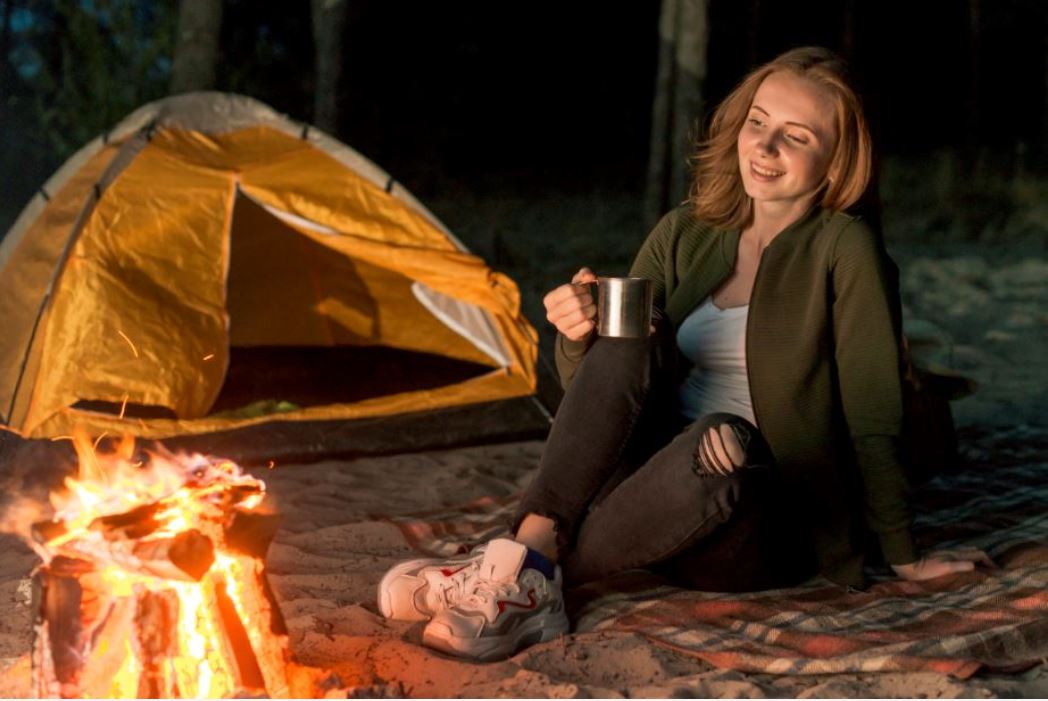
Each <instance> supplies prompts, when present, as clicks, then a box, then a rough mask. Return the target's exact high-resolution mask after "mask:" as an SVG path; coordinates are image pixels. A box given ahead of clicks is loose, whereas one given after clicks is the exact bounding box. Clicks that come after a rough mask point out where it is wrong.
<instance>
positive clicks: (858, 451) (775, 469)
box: [379, 48, 974, 659]
mask: <svg viewBox="0 0 1048 701" xmlns="http://www.w3.org/2000/svg"><path fill="white" fill-rule="evenodd" d="M870 164H871V145H870V139H869V134H868V130H867V126H866V122H865V119H864V117H863V114H862V109H861V106H860V104H859V100H858V99H857V97H856V94H855V92H854V90H853V89H852V88H851V87H850V86H849V84H848V82H847V79H846V76H845V69H844V65H843V63H842V62H841V60H840V59H838V58H837V57H836V56H834V55H833V54H832V53H830V52H829V51H826V50H824V49H819V48H802V49H795V50H792V51H789V52H787V53H785V54H783V55H781V56H779V57H778V58H776V59H774V60H773V61H771V62H770V63H768V64H766V65H764V66H761V67H760V68H758V69H756V70H755V71H753V72H752V73H751V74H750V75H748V76H747V77H746V78H745V79H744V80H743V81H742V83H741V84H740V85H739V86H738V87H737V88H736V89H735V90H734V91H733V92H732V93H731V94H730V95H729V96H728V98H727V99H726V100H725V101H724V102H723V103H722V104H721V105H720V106H719V107H718V109H717V110H716V112H715V113H714V115H713V118H712V121H711V124H710V129H709V135H708V139H707V140H706V141H705V142H704V143H703V144H702V145H701V147H700V150H699V152H698V157H697V159H696V169H695V178H694V186H693V190H692V194H691V197H690V198H689V201H688V202H687V203H686V204H684V205H682V206H681V207H678V208H677V209H676V210H674V211H672V212H670V213H669V214H668V215H666V216H665V217H664V218H663V219H662V221H660V222H659V224H658V225H657V226H656V228H655V230H654V231H653V232H652V233H651V235H650V236H649V237H648V239H647V240H646V241H645V243H644V245H643V246H642V248H641V250H640V252H639V254H638V255H637V258H636V260H635V262H634V264H633V267H632V269H631V271H630V274H631V275H632V276H640V277H646V278H649V279H650V280H652V282H653V284H654V290H655V305H656V311H657V312H658V313H657V314H656V316H657V322H656V324H655V325H654V327H653V333H652V335H651V337H650V338H648V339H615V338H597V337H596V336H595V333H594V327H595V323H594V316H595V311H596V310H595V306H594V303H593V299H592V296H591V295H590V292H589V288H588V286H587V285H585V284H581V283H588V282H592V281H594V280H595V276H594V274H593V272H592V271H590V270H589V269H587V268H583V269H581V270H580V271H579V272H578V274H576V275H575V277H574V279H573V280H572V283H571V284H566V285H562V286H560V287H558V288H556V289H555V290H553V291H552V292H550V293H549V294H548V295H547V296H546V298H545V300H544V303H545V306H546V309H547V318H548V319H549V321H550V322H552V323H553V324H554V325H555V326H556V327H557V330H558V332H559V334H558V337H557V366H558V370H559V372H560V375H561V379H562V382H563V383H564V384H565V386H566V389H567V392H566V394H565V397H564V400H563V402H562V404H561V407H560V409H559V411H558V413H557V418H556V421H555V423H554V426H553V428H552V430H551V432H550V436H549V440H548V442H547V445H546V449H545V451H544V454H543V457H542V460H541V463H540V467H539V471H538V473H537V475H536V477H535V480H534V481H533V483H532V484H531V485H530V487H529V489H528V490H527V492H526V493H525V495H524V497H523V500H522V502H521V506H520V515H519V517H518V519H517V521H516V524H515V528H514V529H513V533H514V537H513V538H512V539H510V538H505V539H498V540H494V541H491V542H490V543H488V544H487V545H486V546H482V547H481V548H478V549H476V550H474V551H473V552H472V553H470V554H469V555H467V556H464V557H461V558H457V559H453V560H450V561H446V560H415V561H411V562H406V563H402V564H400V565H398V566H396V567H394V568H393V569H392V570H390V572H389V573H388V574H387V575H386V576H385V577H384V579H383V581H382V582H381V584H380V586H379V605H380V608H381V610H382V612H383V614H385V615H387V616H390V617H398V618H411V619H425V618H430V617H432V620H431V621H430V623H429V624H428V625H427V626H426V628H425V631H424V635H423V639H424V641H425V642H426V643H427V644H429V645H431V646H433V647H436V648H439V649H442V650H445V651H448V652H452V653H454V654H459V655H463V656H467V657H472V658H475V659H493V658H496V657H501V656H505V655H508V654H512V653H513V652H514V651H516V650H517V649H519V648H520V647H522V646H524V645H527V644H532V643H534V642H538V641H542V640H548V639H550V638H552V637H555V636H556V635H559V634H561V633H563V632H565V631H566V630H567V629H568V620H567V618H566V616H565V613H564V606H563V599H562V596H561V586H562V582H563V581H567V582H569V583H573V584H574V583H578V582H583V581H588V580H592V579H596V578H599V577H603V576H606V575H609V574H612V573H614V572H617V571H621V570H624V569H629V568H634V567H648V568H653V569H656V570H659V571H661V572H664V573H665V574H667V575H668V576H671V577H674V578H676V579H677V580H678V581H681V582H682V583H684V584H687V585H690V586H694V587H697V588H701V589H713V590H722V591H723V590H735V591H738V590H755V589H764V588H770V587H780V586H789V585H791V584H795V583H798V582H800V581H803V580H804V579H805V578H807V577H810V576H812V575H814V574H816V573H821V574H823V575H824V576H826V577H827V578H829V579H831V580H832V581H834V582H837V583H839V584H841V585H846V586H861V585H862V584H863V577H862V570H863V563H864V560H865V558H866V555H867V553H868V551H869V550H871V549H873V550H878V549H879V551H880V553H881V555H882V556H883V557H884V559H885V560H886V561H887V562H888V563H889V564H890V565H891V566H892V569H893V570H894V571H895V573H896V574H897V575H898V576H899V577H902V578H905V579H927V578H931V577H936V576H940V575H943V574H947V573H951V572H957V571H965V570H970V569H972V567H973V566H974V565H973V562H971V561H947V560H944V559H941V558H937V557H931V556H927V557H924V558H918V556H917V554H916V551H915V549H914V544H913V538H912V536H911V534H910V522H911V511H910V505H909V500H908V491H907V484H906V480H905V478H904V475H903V471H902V467H901V464H900V458H899V448H898V445H899V434H900V429H901V423H902V401H901V389H900V363H899V341H900V336H899V326H900V322H899V312H898V299H897V297H898V292H897V289H896V287H895V275H894V273H895V268H894V265H893V264H892V262H891V260H890V259H889V257H888V255H887V253H886V252H885V250H884V248H883V246H882V244H881V242H880V239H879V238H878V236H877V235H876V234H875V233H874V232H873V231H872V230H871V229H870V228H869V227H868V226H867V225H866V224H865V223H864V222H863V221H862V220H861V219H859V218H857V217H854V216H849V215H847V214H845V213H844V212H845V211H846V210H847V209H848V208H850V207H852V206H853V205H854V204H855V203H856V202H857V201H858V200H859V198H860V197H861V196H862V194H863V192H864V191H865V190H866V187H867V184H868V182H869V179H870V169H871V165H870ZM871 536H872V537H871Z"/></svg>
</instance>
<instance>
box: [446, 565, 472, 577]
mask: <svg viewBox="0 0 1048 701" xmlns="http://www.w3.org/2000/svg"><path fill="white" fill-rule="evenodd" d="M467 567H469V565H463V566H462V567H459V568H458V569H457V570H450V569H448V568H447V567H441V568H440V573H441V574H442V575H444V576H445V577H450V576H452V575H454V574H458V573H459V572H461V571H462V570H464V569H466V568H467Z"/></svg>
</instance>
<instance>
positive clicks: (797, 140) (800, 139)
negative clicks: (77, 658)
mask: <svg viewBox="0 0 1048 701" xmlns="http://www.w3.org/2000/svg"><path fill="white" fill-rule="evenodd" d="M786 138H787V139H789V140H790V141H792V142H794V143H797V144H806V143H808V140H807V139H806V138H804V137H803V136H798V135H797V134H787V135H786Z"/></svg>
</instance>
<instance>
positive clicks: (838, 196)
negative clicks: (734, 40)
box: [688, 46, 873, 229]
mask: <svg viewBox="0 0 1048 701" xmlns="http://www.w3.org/2000/svg"><path fill="white" fill-rule="evenodd" d="M778 71H788V72H790V73H793V74H794V75H797V76H801V77H803V78H807V79H809V80H811V81H813V82H815V83H816V84H818V85H821V86H823V87H824V88H827V89H828V92H829V94H830V95H831V97H832V99H833V103H834V107H835V112H836V125H837V144H836V146H835V147H834V150H833V155H832V156H831V157H830V164H829V168H828V169H827V172H826V179H825V181H824V182H823V184H822V186H821V190H820V195H817V196H816V200H817V202H818V203H819V204H820V205H821V206H822V207H825V208H827V209H832V210H835V211H843V210H846V209H848V208H849V207H851V206H852V205H854V204H855V203H856V202H858V201H859V199H860V198H861V197H862V195H863V193H864V192H865V191H866V187H867V185H868V184H869V182H870V174H871V171H872V167H873V145H872V143H871V140H870V130H869V127H868V125H867V123H866V117H865V116H864V115H863V111H862V104H861V102H860V100H859V97H858V95H857V94H856V92H855V90H854V89H853V88H852V86H851V85H850V82H849V79H848V74H847V67H846V65H845V63H844V60H843V59H841V58H840V57H839V56H837V55H836V54H834V53H833V52H832V51H829V50H828V49H823V48H820V47H811V46H809V47H803V48H799V49H792V50H790V51H787V52H786V53H784V54H781V55H780V56H777V57H776V58H774V59H772V60H771V61H769V62H768V63H766V64H764V65H763V66H760V67H759V68H756V69H755V70H753V71H751V72H750V74H749V75H747V76H746V77H745V78H744V79H743V80H742V82H741V83H739V85H738V86H737V87H736V88H735V89H734V90H733V91H732V92H731V94H729V95H728V97H726V98H725V99H724V101H723V102H721V103H720V105H719V106H718V107H717V109H716V110H715V111H714V113H713V117H712V118H711V119H710V122H709V127H708V129H707V133H706V138H705V139H704V140H703V141H701V142H700V143H699V146H698V150H697V153H696V154H695V158H694V163H695V167H694V177H693V179H692V186H691V192H690V193H689V197H688V199H689V201H690V202H691V204H692V207H693V209H694V211H695V215H696V216H697V217H698V218H699V219H701V220H703V221H706V222H709V223H710V224H713V225H714V226H719V227H724V228H729V229H734V228H745V227H746V226H748V225H749V224H750V223H751V222H752V221H753V201H752V200H751V199H750V196H749V195H747V194H746V190H745V189H744V188H743V185H742V175H741V174H740V172H739V155H738V151H737V144H736V142H737V141H738V138H739V132H740V131H741V130H742V127H743V125H744V124H745V122H746V117H747V116H748V114H749V111H750V106H751V105H752V103H753V97H754V95H756V93H757V88H759V87H760V85H761V83H763V82H764V79H765V78H767V77H768V76H769V75H771V74H772V73H776V72H778Z"/></svg>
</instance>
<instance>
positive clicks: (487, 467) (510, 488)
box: [0, 441, 1048, 698]
mask: <svg viewBox="0 0 1048 701" xmlns="http://www.w3.org/2000/svg"><path fill="white" fill-rule="evenodd" d="M541 449H542V444H541V442H538V441H530V442H524V443H512V444H505V445H498V446H484V447H475V448H468V449H461V450H453V451H442V452H432V453H425V454H415V455H403V456H396V457H390V458H373V459H362V460H357V461H352V462H324V463H317V464H312V465H285V466H282V467H280V468H277V469H275V470H271V471H267V470H261V471H259V472H258V475H259V476H260V477H263V478H264V479H265V480H266V481H267V483H268V487H269V492H270V494H271V495H272V498H273V499H274V500H275V502H276V506H277V507H278V509H279V511H280V512H281V513H282V514H283V516H284V521H283V525H282V528H281V530H280V531H279V533H278V534H277V537H276V540H275V542H274V543H273V545H272V547H271V549H270V553H269V560H268V565H269V572H270V582H271V584H272V586H273V588H274V591H275V593H276V596H277V598H278V600H279V601H280V606H281V609H282V611H283V613H284V616H285V618H286V619H287V623H288V627H289V629H290V635H291V643H292V648H293V650H294V653H295V655H296V657H297V659H298V660H299V661H300V662H301V663H303V664H307V665H310V666H315V667H321V668H324V669H327V670H332V671H334V672H335V673H336V674H337V675H338V677H339V681H340V683H339V684H336V685H335V688H333V689H332V690H331V691H332V693H339V694H341V693H343V692H348V693H351V694H355V695H357V696H422V697H446V696H468V697H488V696H511V697H521V696H527V697H533V696H539V697H593V696H599V697H620V696H645V697H678V698H680V697H744V698H766V697H799V698H822V697H916V698H960V697H966V698H992V697H1028V698H1036V697H1044V696H1046V695H1048V673H1046V672H1045V666H1044V665H1041V666H1040V667H1038V668H1035V669H1034V670H1031V671H1028V672H1026V673H1024V674H1021V675H986V676H979V675H976V676H975V677H973V678H971V679H968V680H966V681H959V680H955V679H951V678H948V677H944V676H942V675H938V674H932V673H921V674H901V673H890V674H849V675H833V676H826V677H776V676H773V675H754V674H743V673H740V672H734V671H729V670H719V669H715V668H712V667H710V666H708V665H707V664H705V663H703V662H700V661H698V660H695V659H693V658H691V657H687V656H684V655H679V654H677V653H674V652H671V651H668V650H666V649H664V648H662V647H659V646H656V645H654V644H652V643H650V642H648V641H647V640H646V639H644V638H641V637H638V636H636V635H632V634H625V633H610V632H603V633H600V632H598V633H592V632H591V633H581V634H575V635H572V636H570V637H568V638H565V639H561V640H557V641H553V642H550V643H546V644H543V645H539V646H535V647H533V648H531V649H528V650H526V651H524V652H522V653H520V654H518V655H517V656H515V657H513V658H512V659H510V660H507V661H504V662H497V663H489V664H473V663H469V662H465V661H460V660H456V659H452V658H449V657H445V656H443V655H441V654H438V653H435V652H431V651H429V650H428V649H426V648H424V647H422V646H421V644H420V636H421V628H422V624H419V623H402V622H393V621H386V620H384V619H383V618H381V617H380V616H379V615H378V613H377V610H376V605H375V603H374V594H375V585H376V583H377V582H378V579H379V578H380V577H381V575H382V573H383V572H384V571H385V570H386V569H387V568H388V567H389V566H390V565H392V564H393V563H395V562H396V561H398V560H400V559H402V558H404V557H410V556H411V555H412V554H413V553H412V552H411V551H410V550H409V549H408V548H407V546H406V545H405V543H404V540H403V538H402V536H401V534H400V531H399V530H398V529H397V528H396V527H395V526H393V525H391V524H389V523H386V522H382V521H379V520H371V519H369V518H368V516H367V514H368V513H369V512H375V511H377V510H381V511H383V512H386V513H389V512H411V511H418V510H426V509H432V508H438V507H441V506H447V505H454V504H459V503H462V502H463V501H467V500H470V499H473V498H478V497H481V496H484V495H491V496H507V495H510V494H512V493H513V492H515V491H517V490H519V489H520V488H521V487H522V486H523V484H524V483H525V482H526V481H527V480H528V478H529V476H530V474H531V471H532V470H533V467H534V464H535V461H536V460H537V458H538V456H539V453H540V451H541ZM0 543H2V547H3V550H2V552H0V562H2V563H3V568H2V572H3V574H2V575H0V577H2V581H0V611H2V613H3V615H0V696H14V697H24V696H28V694H29V665H28V661H27V657H26V652H27V650H28V648H29V644H30V610H29V607H28V602H27V587H26V580H25V577H26V576H27V575H28V573H29V571H30V569H31V568H32V567H33V565H34V564H35V558H34V556H33V555H32V554H31V553H30V552H29V551H28V550H27V549H26V548H25V547H24V546H23V545H21V544H20V543H18V542H17V541H16V540H14V539H13V538H11V537H8V536H5V537H4V538H3V540H2V541H0Z"/></svg>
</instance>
